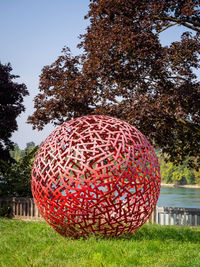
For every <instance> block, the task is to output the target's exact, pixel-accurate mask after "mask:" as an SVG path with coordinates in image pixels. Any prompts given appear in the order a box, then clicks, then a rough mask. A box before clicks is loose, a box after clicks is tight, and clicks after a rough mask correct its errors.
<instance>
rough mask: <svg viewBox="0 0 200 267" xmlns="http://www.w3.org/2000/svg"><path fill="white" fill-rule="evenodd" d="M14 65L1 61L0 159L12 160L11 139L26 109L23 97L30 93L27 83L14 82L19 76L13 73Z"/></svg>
mask: <svg viewBox="0 0 200 267" xmlns="http://www.w3.org/2000/svg"><path fill="white" fill-rule="evenodd" d="M11 71H12V67H11V65H10V64H9V63H8V64H6V65H3V64H1V62H0V160H5V161H9V160H11V157H10V154H9V150H10V149H12V148H13V142H12V141H11V140H10V138H11V136H12V133H13V132H14V131H16V130H17V129H18V126H17V121H16V118H17V116H19V114H21V112H23V111H24V110H25V108H24V105H23V104H22V103H23V97H24V96H26V95H28V91H27V88H26V85H25V84H19V83H16V82H14V79H16V78H18V77H19V76H17V75H13V74H11Z"/></svg>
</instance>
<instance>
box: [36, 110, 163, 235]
mask: <svg viewBox="0 0 200 267" xmlns="http://www.w3.org/2000/svg"><path fill="white" fill-rule="evenodd" d="M32 192H33V197H34V200H35V203H36V205H37V207H38V209H39V211H40V213H41V215H42V216H43V217H44V219H45V220H46V221H47V223H48V224H50V226H52V227H53V228H54V229H55V230H56V231H57V232H59V233H60V234H62V235H64V236H74V237H80V236H87V235H89V234H90V233H95V234H97V235H103V236H117V235H121V234H125V233H133V232H135V231H136V230H138V229H139V228H140V227H141V226H142V225H143V224H144V223H145V222H146V221H147V219H148V218H149V216H150V215H151V213H152V211H153V209H154V208H155V205H156V202H157V200H158V196H159V192H160V172H159V165H158V160H157V157H156V154H155V152H154V150H153V148H152V146H151V145H150V143H149V142H148V141H147V139H146V138H145V136H144V135H143V134H141V133H140V132H139V131H138V130H137V129H135V128H134V127H133V126H131V125H129V124H128V123H126V122H124V121H121V120H119V119H116V118H112V117H108V116H100V115H94V116H84V117H80V118H77V119H74V120H70V121H68V122H66V123H64V124H62V125H61V126H59V127H58V128H57V129H56V130H55V131H53V133H52V134H51V135H49V137H48V138H47V139H46V140H45V142H44V143H43V144H42V145H41V147H40V149H39V151H38V153H37V156H36V158H35V161H34V166H33V170H32Z"/></svg>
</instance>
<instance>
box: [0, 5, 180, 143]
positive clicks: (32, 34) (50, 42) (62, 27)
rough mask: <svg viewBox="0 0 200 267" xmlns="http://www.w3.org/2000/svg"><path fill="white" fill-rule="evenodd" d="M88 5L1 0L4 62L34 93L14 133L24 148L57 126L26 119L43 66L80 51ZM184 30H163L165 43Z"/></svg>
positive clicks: (26, 101)
mask: <svg viewBox="0 0 200 267" xmlns="http://www.w3.org/2000/svg"><path fill="white" fill-rule="evenodd" d="M88 5H89V0H74V1H73V0H57V1H56V0H0V25H1V27H0V36H1V42H0V61H1V63H3V64H5V63H8V62H10V63H11V65H12V67H13V74H17V75H20V78H19V79H17V80H16V81H17V82H23V83H25V84H26V85H27V88H28V91H29V93H30V96H28V97H26V98H25V99H24V105H25V107H26V112H25V113H23V114H21V115H20V117H18V120H17V121H18V131H17V132H15V133H13V136H12V140H13V141H14V142H16V143H18V145H19V146H20V148H24V147H25V146H26V143H28V142H30V141H34V142H35V143H36V144H39V143H41V142H42V141H43V140H44V139H45V138H46V137H47V136H48V135H49V134H50V133H51V131H52V130H53V129H54V126H53V125H48V126H46V127H45V129H44V130H43V131H37V130H34V131H33V130H32V126H31V125H28V124H27V123H26V120H27V117H28V116H29V115H31V114H32V113H33V99H34V97H35V96H36V95H37V94H38V92H39V91H38V84H39V75H40V74H41V69H42V68H43V67H44V66H45V65H49V64H51V63H53V61H54V60H55V59H56V58H57V57H58V56H59V55H60V54H61V50H62V48H63V47H64V46H69V47H70V49H71V51H72V53H73V54H74V55H75V54H79V53H80V50H78V49H77V48H76V45H77V44H78V42H79V39H78V36H79V34H81V33H83V32H84V31H85V28H86V27H87V25H88V21H86V20H84V15H86V14H87V11H88ZM182 31H183V29H182V28H181V27H176V28H175V29H173V30H171V29H170V30H167V31H166V32H164V33H162V35H161V40H162V42H163V44H165V45H167V44H169V43H170V42H171V41H174V40H177V39H179V38H180V35H181V32H182Z"/></svg>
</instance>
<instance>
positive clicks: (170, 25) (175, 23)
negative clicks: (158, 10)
mask: <svg viewBox="0 0 200 267" xmlns="http://www.w3.org/2000/svg"><path fill="white" fill-rule="evenodd" d="M177 24H178V22H174V23H172V24H169V25H168V26H166V27H165V28H164V29H162V30H160V31H158V34H159V33H161V32H164V31H165V30H167V29H168V28H170V27H173V26H174V25H177Z"/></svg>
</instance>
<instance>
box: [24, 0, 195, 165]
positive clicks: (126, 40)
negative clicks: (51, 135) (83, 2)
mask: <svg viewBox="0 0 200 267" xmlns="http://www.w3.org/2000/svg"><path fill="white" fill-rule="evenodd" d="M90 2H91V3H90V9H89V12H88V14H87V16H86V19H89V20H90V24H89V26H88V28H87V31H86V33H85V34H84V35H82V36H81V37H80V38H81V42H80V44H79V45H78V46H79V47H80V48H81V49H82V50H83V54H81V55H79V56H72V55H71V53H70V50H69V48H64V49H63V54H62V55H61V56H59V57H58V59H57V60H56V61H55V62H54V63H53V64H52V65H50V66H45V67H44V68H43V70H42V74H41V76H40V85H39V89H40V93H39V94H38V95H37V96H36V98H35V109H36V111H35V112H34V114H33V115H32V116H30V117H29V119H28V121H29V123H32V124H33V127H34V128H38V129H42V128H43V127H44V125H45V124H47V123H49V122H52V123H54V124H60V123H62V122H64V121H65V120H68V119H71V118H74V117H77V116H82V115H85V114H107V115H111V116H116V117H118V118H121V119H123V120H126V121H128V122H129V123H131V124H132V125H134V126H135V127H137V128H138V129H139V130H140V131H142V133H144V134H145V135H146V136H147V137H148V138H149V139H150V140H151V142H152V143H153V144H154V145H155V146H157V147H160V148H161V149H162V152H164V153H166V154H167V155H168V159H169V160H171V161H174V162H175V163H180V162H182V161H183V160H184V159H185V158H186V157H187V156H190V158H191V160H192V163H193V164H194V165H195V166H197V165H198V162H199V159H200V158H199V145H200V125H199V122H200V120H199V119H200V114H199V103H200V90H199V88H200V82H199V80H198V77H197V75H196V74H195V71H196V69H198V68H199V65H200V64H199V52H200V39H199V36H200V1H197V0H188V1H183V0H178V1H169V0H167V1H161V0H159V1H156V0H150V1H146V0H138V1H136V0H91V1H90ZM175 25H176V26H182V27H183V28H184V30H185V32H184V33H183V34H182V36H181V39H180V40H177V41H176V42H172V43H171V44H170V45H169V46H162V45H161V42H160V39H159V34H160V33H161V32H162V31H166V30H167V29H168V28H170V27H174V26H175Z"/></svg>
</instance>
